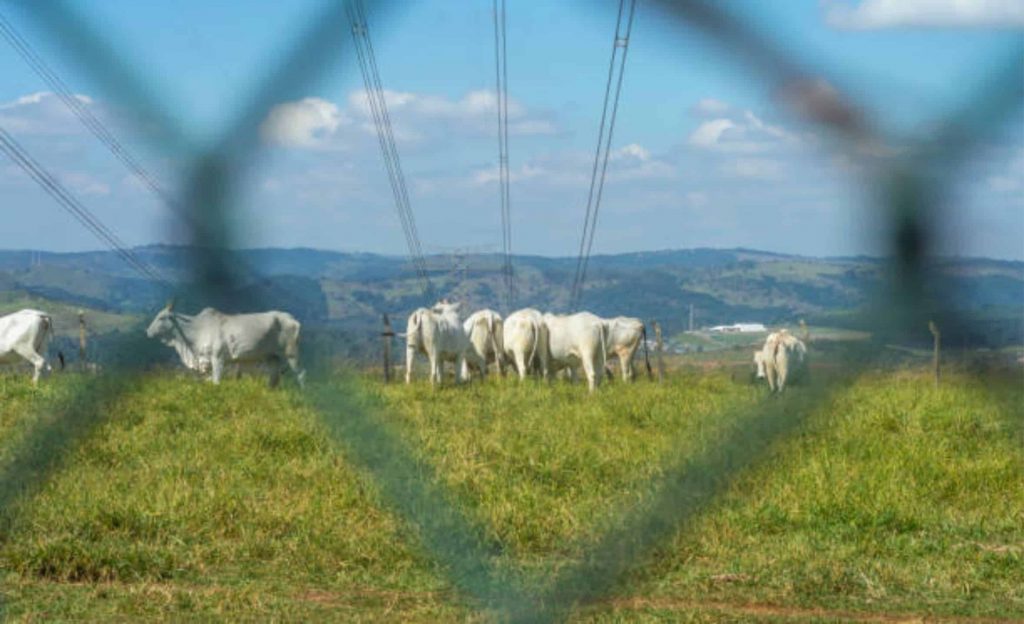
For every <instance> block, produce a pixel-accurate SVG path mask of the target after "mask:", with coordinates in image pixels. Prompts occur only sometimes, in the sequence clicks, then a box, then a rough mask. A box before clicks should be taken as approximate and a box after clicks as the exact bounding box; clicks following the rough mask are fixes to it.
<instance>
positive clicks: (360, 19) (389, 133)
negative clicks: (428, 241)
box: [348, 0, 434, 296]
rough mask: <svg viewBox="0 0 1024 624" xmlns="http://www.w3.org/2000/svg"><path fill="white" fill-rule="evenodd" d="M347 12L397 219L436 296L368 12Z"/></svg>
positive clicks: (356, 0)
mask: <svg viewBox="0 0 1024 624" xmlns="http://www.w3.org/2000/svg"><path fill="white" fill-rule="evenodd" d="M348 12H349V20H350V21H351V23H352V39H353V41H354V43H355V48H356V58H357V60H358V62H359V71H360V72H361V74H362V77H363V86H364V89H365V91H366V100H367V104H368V105H369V107H370V114H371V116H372V117H373V124H374V127H375V128H376V130H377V142H378V144H379V145H380V151H381V156H382V157H383V159H384V168H385V170H386V172H387V176H388V183H389V184H390V185H391V192H392V194H393V195H394V198H395V209H396V210H397V212H398V219H399V221H400V223H401V225H402V232H403V234H404V235H405V243H406V246H407V247H408V249H409V258H410V260H411V261H412V264H413V268H414V270H415V271H416V274H417V276H418V277H419V279H420V281H421V282H422V283H423V291H424V293H425V294H427V295H428V296H433V292H434V288H433V285H432V284H431V282H430V276H429V275H428V273H427V266H426V261H425V260H424V258H423V249H422V247H421V245H420V238H419V232H418V230H417V228H416V220H415V218H414V217H413V213H412V207H411V204H410V201H409V191H408V189H407V187H406V184H405V175H404V174H403V173H402V165H401V160H400V159H399V156H398V146H397V144H396V143H395V134H394V128H393V126H392V124H391V116H390V114H389V113H388V108H387V103H386V101H385V98H384V87H383V83H382V82H381V79H380V70H379V69H378V67H377V60H376V56H375V54H374V51H373V43H372V42H371V41H370V32H369V29H368V27H367V21H366V13H365V11H364V9H363V3H362V1H361V0H352V2H350V3H349V5H348Z"/></svg>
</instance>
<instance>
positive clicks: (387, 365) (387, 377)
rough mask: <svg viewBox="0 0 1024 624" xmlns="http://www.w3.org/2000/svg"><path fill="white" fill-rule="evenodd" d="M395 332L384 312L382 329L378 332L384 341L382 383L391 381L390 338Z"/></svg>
mask: <svg viewBox="0 0 1024 624" xmlns="http://www.w3.org/2000/svg"><path fill="white" fill-rule="evenodd" d="M394 336H395V332H394V331H393V330H392V329H391V319H389V318H388V315H387V314H384V331H382V332H381V333H380V339H381V340H382V341H384V383H390V382H391V339H392V338H393V337H394Z"/></svg>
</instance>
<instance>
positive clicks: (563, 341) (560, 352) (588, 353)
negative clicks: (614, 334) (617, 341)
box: [544, 312, 608, 392]
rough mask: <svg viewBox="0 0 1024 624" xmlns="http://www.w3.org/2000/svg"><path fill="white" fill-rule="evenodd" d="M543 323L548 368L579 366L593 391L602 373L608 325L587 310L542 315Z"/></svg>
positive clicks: (606, 347)
mask: <svg viewBox="0 0 1024 624" xmlns="http://www.w3.org/2000/svg"><path fill="white" fill-rule="evenodd" d="M544 325H545V326H547V329H548V363H549V366H550V367H551V369H552V370H553V371H558V370H559V369H562V368H568V369H570V370H573V369H575V368H576V367H578V366H582V367H583V374H584V375H586V377H587V388H588V389H589V390H590V391H591V392H593V391H594V388H596V387H597V385H598V384H600V383H601V375H603V374H604V365H605V360H606V357H607V353H608V326H607V325H606V324H605V322H604V321H603V320H601V318H600V317H598V316H595V315H593V314H591V313H590V312H578V313H576V314H571V315H557V314H545V315H544ZM574 372H575V371H574Z"/></svg>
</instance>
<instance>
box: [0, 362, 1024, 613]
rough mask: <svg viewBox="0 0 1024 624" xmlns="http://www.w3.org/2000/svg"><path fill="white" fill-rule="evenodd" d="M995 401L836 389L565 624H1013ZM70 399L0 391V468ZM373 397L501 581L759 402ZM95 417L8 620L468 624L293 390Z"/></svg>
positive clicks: (654, 397) (1018, 597)
mask: <svg viewBox="0 0 1024 624" xmlns="http://www.w3.org/2000/svg"><path fill="white" fill-rule="evenodd" d="M1016 382H1019V379H1017V380H1012V382H1010V383H1008V384H1007V385H1006V387H1005V388H1004V387H1003V386H1000V385H999V384H997V383H994V382H993V384H992V387H993V388H994V389H996V390H998V392H999V393H998V395H997V396H998V397H1000V401H993V400H992V399H991V398H990V397H989V395H986V394H983V393H982V392H981V391H980V390H979V389H978V388H977V387H976V386H974V385H972V382H971V381H970V380H968V379H966V378H959V377H952V376H951V377H949V378H948V379H946V380H945V385H944V386H943V387H942V388H941V389H938V390H936V389H933V388H932V387H931V385H930V383H929V379H928V377H927V376H926V375H923V374H919V373H916V372H901V373H899V374H895V375H893V374H885V375H883V374H878V375H874V376H871V377H869V378H865V379H863V380H861V381H859V382H858V383H857V384H856V385H855V386H853V387H852V388H850V389H849V390H846V391H844V392H843V393H842V394H841V395H839V396H837V397H835V398H834V400H833V402H832V403H831V404H830V405H829V406H827V407H826V408H825V409H822V410H819V412H818V413H816V415H815V416H814V417H812V419H811V420H810V421H809V422H808V424H807V426H806V427H805V428H804V429H803V430H802V431H801V432H800V434H799V435H797V436H795V437H793V438H791V439H789V440H786V441H785V442H783V443H780V444H778V445H777V448H776V449H775V453H774V455H773V456H772V458H771V459H769V460H768V461H766V462H765V463H763V464H762V465H760V466H759V467H757V468H756V469H754V470H751V471H749V472H747V473H746V474H744V475H742V477H741V478H740V479H738V480H737V481H736V482H735V483H734V484H733V486H732V487H731V489H730V490H729V492H728V493H727V494H726V495H725V496H724V497H723V498H722V499H721V500H720V501H719V503H718V504H717V506H716V508H715V509H714V510H713V512H711V513H706V514H704V515H703V516H701V518H700V519H699V520H698V521H697V522H695V523H694V525H693V526H690V527H688V528H687V529H686V530H684V531H683V532H681V533H680V534H679V535H678V536H677V538H676V539H675V540H674V541H673V542H672V543H671V544H667V545H666V546H664V547H663V548H661V549H659V551H658V552H657V553H656V554H655V555H654V556H653V557H651V558H650V559H649V560H648V561H647V562H646V564H645V566H643V567H642V568H641V569H639V570H637V571H636V572H635V573H634V574H633V575H632V577H631V578H630V579H629V580H628V581H627V582H626V583H625V584H624V585H623V586H622V587H620V588H619V590H618V595H619V596H620V598H619V599H617V600H615V601H613V602H612V603H611V605H610V607H609V605H605V606H603V607H601V608H600V609H597V610H593V611H588V612H587V613H585V614H583V616H584V617H587V618H596V619H600V620H604V619H609V620H616V619H620V618H633V617H644V618H650V619H659V618H666V619H674V618H676V617H678V616H679V615H680V612H679V611H678V610H677V609H675V607H677V606H680V605H681V606H690V605H692V604H693V603H695V602H706V601H714V602H719V603H727V604H730V605H742V604H748V603H752V602H756V603H769V604H774V605H782V606H785V607H792V608H805V607H826V608H834V609H849V610H856V611H870V612H876V611H887V612H914V613H935V614H943V615H954V614H974V615H992V616H1004V617H1015V618H1020V617H1024V589H1022V588H1024V450H1022V444H1021V442H1022V436H1024V430H1022V426H1021V413H1020V411H1019V410H1020V408H1019V406H1020V405H1021V399H1022V397H1021V393H1020V391H1019V390H1018V389H1017V388H1019V383H1016ZM74 383H75V380H74V379H73V378H70V377H68V378H58V379H54V380H52V383H50V384H47V385H45V386H44V387H43V388H42V389H41V390H39V391H38V392H33V391H32V390H31V389H30V388H29V387H28V386H27V385H26V384H25V382H24V380H23V379H21V378H19V379H10V378H0V394H2V395H3V397H4V401H3V403H2V404H0V439H2V440H3V442H2V443H0V444H2V446H0V465H4V464H6V462H7V461H9V448H10V444H11V443H12V441H17V440H18V438H19V437H20V435H21V433H22V432H23V431H24V430H25V429H26V427H28V426H30V425H31V424H32V423H33V422H34V421H35V419H36V416H33V415H32V414H33V413H34V410H35V408H37V407H39V406H41V405H43V404H45V402H46V401H48V400H52V399H59V398H61V397H62V396H66V394H67V393H68V392H69V391H70V389H71V386H72V384H74ZM372 391H373V392H374V393H376V394H379V396H380V397H381V398H382V399H383V400H384V402H385V403H386V404H387V405H388V406H390V407H391V410H390V412H389V414H388V415H387V416H386V419H387V420H388V421H389V422H390V424H391V425H392V426H393V427H395V428H396V430H398V431H400V432H401V433H402V435H403V437H405V438H406V439H407V440H408V441H410V442H411V443H412V444H414V445H416V446H417V447H419V448H420V449H422V450H421V452H422V453H423V455H424V457H426V458H427V459H428V461H430V462H431V463H432V464H433V465H435V466H437V468H438V471H439V473H440V474H441V475H442V479H443V480H444V481H445V482H446V484H447V485H448V486H450V487H451V488H452V490H453V492H454V496H455V497H456V500H458V501H459V502H460V504H461V505H462V506H463V508H464V509H465V511H466V513H467V514H468V515H469V516H470V517H472V518H474V519H476V520H478V521H480V522H482V523H485V524H486V526H487V527H489V529H488V530H489V533H490V534H491V536H492V537H496V538H498V539H500V540H501V541H502V543H503V544H504V545H505V550H504V556H505V557H508V558H509V560H508V561H507V563H508V564H509V565H514V566H526V567H528V568H530V569H536V568H537V567H539V566H542V565H545V564H547V563H552V562H554V563H556V564H557V563H564V562H565V561H567V560H572V559H574V558H576V557H578V556H579V555H580V554H581V546H580V545H581V543H583V542H584V541H585V540H586V539H588V538H590V537H593V536H594V535H595V534H597V532H598V531H599V530H600V527H602V526H607V525H608V524H609V523H611V522H613V520H614V518H615V517H616V513H617V510H620V509H623V508H626V507H629V506H633V505H635V504H637V503H639V502H642V500H643V498H644V495H645V492H646V488H645V487H644V485H645V484H646V483H647V481H648V479H649V478H651V477H655V476H657V475H658V474H660V472H661V470H662V467H663V466H664V465H665V464H666V462H667V461H668V460H669V459H671V458H672V457H675V456H676V454H691V453H695V452H698V451H699V450H700V449H702V448H704V447H705V446H707V445H714V443H715V440H716V438H717V437H718V436H719V435H720V434H721V432H722V431H723V430H724V429H726V428H728V426H729V425H730V423H729V422H728V418H729V417H728V416H723V415H722V414H728V413H729V412H728V408H731V407H737V406H742V405H748V404H751V403H753V402H756V401H758V400H762V399H763V397H764V395H763V391H762V390H760V389H756V388H753V387H751V386H748V385H745V384H741V383H737V382H734V381H731V380H730V378H729V377H728V376H727V375H726V374H724V373H714V374H710V375H703V376H699V377H698V376H695V375H693V374H687V373H680V374H678V375H677V376H675V377H674V378H673V379H672V381H671V382H670V383H666V384H664V385H661V386H654V385H650V384H647V383H639V384H636V385H634V386H631V387H623V386H621V385H617V386H616V387H615V389H614V390H610V389H607V388H606V389H603V390H602V392H601V393H600V394H599V395H598V396H597V397H594V398H590V399H583V398H582V393H581V391H580V388H579V387H570V386H567V385H556V386H554V387H542V386H537V385H533V384H530V385H528V386H527V387H517V386H515V385H514V384H499V383H494V382H489V383H484V384H478V385H474V386H471V387H469V388H460V389H452V388H445V389H442V390H440V391H439V392H437V393H436V394H435V393H432V392H431V391H430V390H429V388H427V387H425V386H423V385H414V386H413V387H411V388H406V387H403V386H391V387H387V388H382V387H380V386H373V390H372ZM798 393H799V389H794V396H796V397H798V396H799V394H798ZM105 414H106V419H105V420H104V422H102V423H101V424H100V425H99V426H98V428H97V429H96V430H95V431H94V432H93V434H92V435H91V436H90V437H89V439H88V441H87V442H86V443H85V444H84V445H83V446H81V447H80V448H79V449H78V450H77V451H75V452H74V453H73V454H72V455H71V456H70V457H69V458H68V459H67V461H66V462H65V463H64V465H63V467H62V468H61V469H60V470H59V471H58V472H57V473H56V474H55V475H54V477H53V478H52V479H50V480H48V481H47V482H46V484H45V486H44V487H43V489H42V491H41V492H40V493H39V495H38V496H36V497H35V498H33V499H32V500H30V501H28V502H26V503H25V505H24V508H23V509H22V511H21V512H20V513H19V514H17V515H16V516H15V515H14V513H13V511H6V510H5V511H4V512H0V513H3V514H4V515H3V516H0V519H2V520H3V524H2V525H0V529H2V533H0V538H2V541H0V565H2V571H0V573H2V574H3V575H4V576H3V577H2V578H3V581H4V588H5V592H4V593H5V598H6V600H7V602H8V609H9V615H11V616H14V617H16V618H23V619H52V618H54V617H58V618H59V617H63V618H81V617H83V616H86V615H88V617H89V618H90V619H107V618H112V617H120V618H133V617H139V616H144V617H147V618H176V619H180V618H183V617H186V616H190V615H197V614H198V615H205V616H214V617H218V616H220V617H230V618H238V617H240V616H243V615H244V616H248V617H255V618H259V619H265V618H267V617H271V616H275V617H278V618H282V617H283V618H287V619H322V618H324V617H331V618H336V619H348V618H353V617H356V616H358V617H359V618H361V619H381V620H396V619H414V620H422V621H433V620H437V619H461V618H463V617H464V616H465V611H464V607H463V606H461V605H460V604H459V602H458V601H457V600H455V599H453V596H452V595H451V593H450V589H449V586H448V585H447V583H446V582H445V580H444V577H443V574H442V573H441V571H440V569H439V568H438V567H437V566H436V565H435V564H433V563H431V561H430V560H429V558H428V557H426V556H425V555H423V554H422V553H420V552H419V550H418V548H417V545H416V544H417V542H416V539H415V532H414V531H413V530H411V529H410V528H409V527H408V526H407V525H406V524H404V523H403V522H401V521H399V520H397V519H396V518H394V517H393V516H392V515H391V514H389V513H388V512H387V511H385V510H383V509H382V508H381V506H380V505H379V498H378V494H377V489H376V487H375V486H374V484H373V482H372V480H371V479H369V478H367V477H366V476H365V475H362V474H360V473H359V472H358V471H356V470H354V469H353V468H352V467H350V465H349V464H348V463H346V460H345V457H344V454H343V453H341V452H340V451H338V450H337V447H336V446H335V444H334V443H333V442H332V441H331V440H330V438H329V434H328V433H327V432H326V430H325V428H324V427H323V426H321V425H320V424H319V423H318V421H317V420H316V417H315V416H314V415H313V414H312V413H311V412H310V411H309V410H308V409H307V408H305V407H304V406H303V404H302V399H301V398H300V397H299V396H298V395H297V394H296V393H294V392H293V391H290V390H289V391H284V392H269V391H267V390H265V389H264V388H263V387H262V385H261V384H260V383H259V382H258V381H256V380H243V381H241V382H235V383H229V384H225V385H223V386H221V387H219V388H214V387H211V386H208V385H204V384H199V383H196V382H194V381H191V380H185V379H175V378H173V377H162V378H153V379H151V383H148V384H146V385H134V386H132V388H131V389H130V391H129V392H128V393H127V394H126V395H124V396H122V397H121V398H120V399H118V400H117V401H116V402H114V403H113V404H111V405H109V406H108V409H107V410H105ZM636 596H642V597H644V598H645V599H647V600H648V602H646V603H635V602H631V601H629V600H627V597H636ZM673 605H674V606H673ZM691 617H692V618H693V619H694V620H695V621H735V620H736V619H738V618H740V617H742V618H745V619H769V620H770V619H772V618H774V617H776V615H773V614H772V613H748V612H729V611H728V610H726V611H725V614H724V615H723V612H722V611H721V609H719V608H717V607H716V608H708V609H703V610H699V611H698V612H697V613H695V614H691ZM808 619H814V618H813V617H810V616H808Z"/></svg>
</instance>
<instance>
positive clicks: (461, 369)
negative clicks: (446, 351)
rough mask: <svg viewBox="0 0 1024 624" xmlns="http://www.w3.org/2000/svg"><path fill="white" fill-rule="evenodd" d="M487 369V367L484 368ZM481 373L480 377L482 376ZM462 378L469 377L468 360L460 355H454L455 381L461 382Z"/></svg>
mask: <svg viewBox="0 0 1024 624" xmlns="http://www.w3.org/2000/svg"><path fill="white" fill-rule="evenodd" d="M484 370H487V369H484ZM483 376H484V375H483V373H480V377H481V378H483ZM463 379H469V362H467V361H466V357H465V356H462V355H458V356H455V383H456V384H458V383H461V382H462V380H463Z"/></svg>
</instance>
